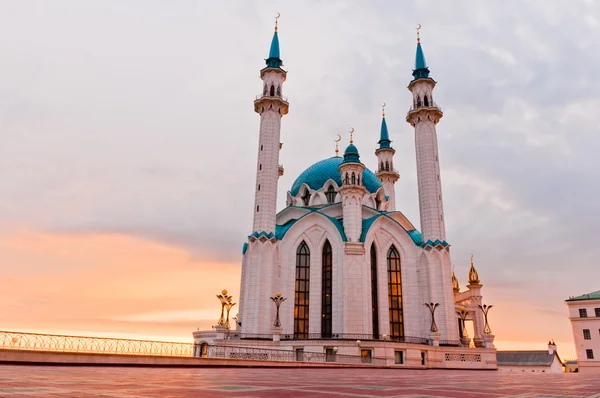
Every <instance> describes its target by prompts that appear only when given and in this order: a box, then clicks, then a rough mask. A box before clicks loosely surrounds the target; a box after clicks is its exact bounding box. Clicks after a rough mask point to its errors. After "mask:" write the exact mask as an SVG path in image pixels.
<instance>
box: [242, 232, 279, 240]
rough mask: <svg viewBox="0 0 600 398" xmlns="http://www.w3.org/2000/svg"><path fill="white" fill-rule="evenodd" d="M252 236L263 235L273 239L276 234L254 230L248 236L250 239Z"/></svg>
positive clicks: (258, 236)
mask: <svg viewBox="0 0 600 398" xmlns="http://www.w3.org/2000/svg"><path fill="white" fill-rule="evenodd" d="M252 236H254V237H255V238H256V239H258V238H260V237H261V236H264V237H265V238H267V239H271V238H273V237H275V234H274V233H273V232H269V233H267V232H265V231H260V232H257V231H254V232H252V233H251V234H250V235H249V236H248V239H250V237H252Z"/></svg>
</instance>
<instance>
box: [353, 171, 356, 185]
mask: <svg viewBox="0 0 600 398" xmlns="http://www.w3.org/2000/svg"><path fill="white" fill-rule="evenodd" d="M354 184H356V175H355V174H354V172H352V185H354Z"/></svg>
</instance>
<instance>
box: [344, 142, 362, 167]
mask: <svg viewBox="0 0 600 398" xmlns="http://www.w3.org/2000/svg"><path fill="white" fill-rule="evenodd" d="M342 163H360V156H359V154H358V148H357V147H355V146H354V144H350V145H348V148H346V150H345V151H344V161H343V162H342Z"/></svg>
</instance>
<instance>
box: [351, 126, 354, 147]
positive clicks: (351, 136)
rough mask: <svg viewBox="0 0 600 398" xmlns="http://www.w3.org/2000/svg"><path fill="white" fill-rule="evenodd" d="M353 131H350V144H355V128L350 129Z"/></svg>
mask: <svg viewBox="0 0 600 398" xmlns="http://www.w3.org/2000/svg"><path fill="white" fill-rule="evenodd" d="M350 128H351V129H352V130H350V143H351V144H353V143H354V141H352V134H353V133H354V127H350Z"/></svg>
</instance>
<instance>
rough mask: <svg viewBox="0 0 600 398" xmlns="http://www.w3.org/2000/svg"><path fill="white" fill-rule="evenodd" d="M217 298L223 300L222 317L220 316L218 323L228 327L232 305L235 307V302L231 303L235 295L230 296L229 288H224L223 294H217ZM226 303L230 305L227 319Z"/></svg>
mask: <svg viewBox="0 0 600 398" xmlns="http://www.w3.org/2000/svg"><path fill="white" fill-rule="evenodd" d="M217 298H218V299H219V301H221V317H220V318H219V322H217V325H219V326H225V327H228V325H229V310H230V309H231V307H233V306H234V305H235V303H234V304H231V299H233V296H228V295H227V290H225V289H223V291H221V294H217ZM229 304H230V305H229ZM226 305H229V307H228V309H227V320H225V306H226Z"/></svg>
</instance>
